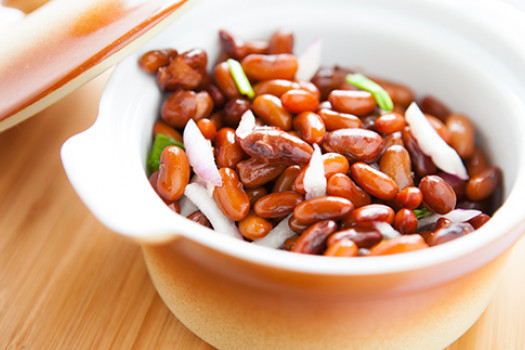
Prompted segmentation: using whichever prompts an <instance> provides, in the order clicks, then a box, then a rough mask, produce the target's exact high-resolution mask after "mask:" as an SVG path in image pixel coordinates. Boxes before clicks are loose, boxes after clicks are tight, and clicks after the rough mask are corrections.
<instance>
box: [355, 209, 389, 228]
mask: <svg viewBox="0 0 525 350" xmlns="http://www.w3.org/2000/svg"><path fill="white" fill-rule="evenodd" d="M394 215H395V213H394V210H393V209H392V208H390V207H389V206H387V205H384V204H368V205H365V206H362V207H360V208H356V209H354V211H353V212H352V213H351V214H350V217H351V218H352V219H351V220H353V221H354V222H355V224H356V225H357V226H360V227H370V228H373V227H374V222H377V221H382V222H386V223H388V224H392V222H394Z"/></svg>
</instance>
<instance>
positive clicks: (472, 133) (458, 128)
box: [446, 114, 476, 159]
mask: <svg viewBox="0 0 525 350" xmlns="http://www.w3.org/2000/svg"><path fill="white" fill-rule="evenodd" d="M446 125H447V128H448V130H449V133H450V146H452V148H454V149H455V150H456V152H457V153H458V155H459V156H460V157H461V158H462V159H467V158H470V157H471V156H472V154H473V153H474V147H475V145H474V142H475V139H476V129H475V128H474V125H473V124H472V122H471V121H470V120H469V119H468V118H467V117H465V116H464V115H461V114H452V115H450V116H448V118H447V120H446Z"/></svg>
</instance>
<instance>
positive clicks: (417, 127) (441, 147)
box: [405, 102, 469, 180]
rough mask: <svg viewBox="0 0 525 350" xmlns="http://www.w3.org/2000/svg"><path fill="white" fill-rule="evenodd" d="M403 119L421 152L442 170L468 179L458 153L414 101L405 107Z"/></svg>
mask: <svg viewBox="0 0 525 350" xmlns="http://www.w3.org/2000/svg"><path fill="white" fill-rule="evenodd" d="M405 119H406V121H407V123H408V125H410V130H411V131H412V135H414V138H415V139H416V140H417V143H418V144H419V147H421V150H422V151H423V153H425V154H426V155H427V156H429V157H430V158H432V161H433V162H434V164H435V165H436V166H437V167H438V168H440V169H441V170H443V171H444V172H446V173H448V174H452V175H456V176H457V177H459V178H460V179H462V180H468V178H469V177H468V174H467V169H465V166H464V165H463V161H462V160H461V158H460V157H459V155H458V153H457V152H456V151H455V150H454V149H453V148H452V147H450V146H449V145H447V143H446V142H445V141H444V140H443V139H442V138H441V137H440V136H439V134H438V133H437V131H436V130H434V128H433V127H432V125H431V124H430V122H429V121H428V120H427V118H426V117H425V115H424V114H423V112H421V110H420V109H419V107H418V106H417V104H416V103H415V102H412V104H411V105H410V106H409V107H408V108H407V110H406V112H405Z"/></svg>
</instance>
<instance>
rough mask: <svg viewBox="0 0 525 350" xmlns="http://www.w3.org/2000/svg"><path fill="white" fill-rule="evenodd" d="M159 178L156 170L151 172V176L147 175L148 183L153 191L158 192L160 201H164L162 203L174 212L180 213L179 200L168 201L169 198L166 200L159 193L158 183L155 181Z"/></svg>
mask: <svg viewBox="0 0 525 350" xmlns="http://www.w3.org/2000/svg"><path fill="white" fill-rule="evenodd" d="M158 180H159V172H158V171H155V172H154V173H153V174H151V176H150V177H149V183H150V185H151V186H152V187H153V189H154V190H155V192H156V193H157V194H158V196H159V198H160V199H162V201H163V202H164V204H166V205H167V206H168V208H170V209H171V210H173V211H174V212H176V213H180V205H179V202H178V201H176V200H175V201H169V200H166V199H164V198H163V197H162V196H161V194H160V193H159V188H158V185H157V182H158Z"/></svg>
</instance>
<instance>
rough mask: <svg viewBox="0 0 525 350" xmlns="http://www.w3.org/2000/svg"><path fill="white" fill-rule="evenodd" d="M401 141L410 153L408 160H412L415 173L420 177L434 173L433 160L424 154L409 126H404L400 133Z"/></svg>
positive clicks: (435, 169)
mask: <svg viewBox="0 0 525 350" xmlns="http://www.w3.org/2000/svg"><path fill="white" fill-rule="evenodd" d="M402 137H403V143H404V144H405V148H406V149H407V151H408V153H410V160H411V161H412V166H413V168H414V170H415V172H416V174H417V175H418V176H420V177H423V176H425V175H429V174H434V173H435V172H436V171H437V168H436V166H435V165H434V162H432V159H431V158H430V157H429V156H427V155H425V154H424V153H423V151H422V150H421V148H420V147H419V144H418V143H417V141H416V139H415V138H414V136H413V135H412V133H411V132H410V127H408V126H407V127H405V128H404V129H403V133H402Z"/></svg>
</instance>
